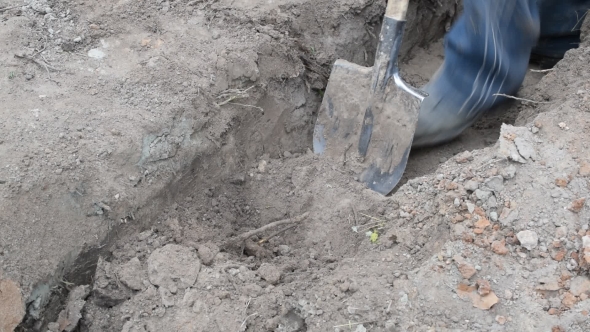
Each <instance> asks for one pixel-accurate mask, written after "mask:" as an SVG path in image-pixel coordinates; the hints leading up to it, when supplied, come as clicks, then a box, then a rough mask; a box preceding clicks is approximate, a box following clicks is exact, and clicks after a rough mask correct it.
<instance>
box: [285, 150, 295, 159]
mask: <svg viewBox="0 0 590 332" xmlns="http://www.w3.org/2000/svg"><path fill="white" fill-rule="evenodd" d="M283 157H285V158H291V157H293V154H292V153H291V152H289V151H285V152H283Z"/></svg>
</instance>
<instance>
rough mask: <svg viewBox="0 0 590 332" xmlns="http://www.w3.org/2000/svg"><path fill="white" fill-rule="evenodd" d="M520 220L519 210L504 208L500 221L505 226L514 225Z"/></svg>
mask: <svg viewBox="0 0 590 332" xmlns="http://www.w3.org/2000/svg"><path fill="white" fill-rule="evenodd" d="M516 220H518V210H511V209H507V208H504V209H503V210H502V213H501V214H500V223H501V224H502V225H503V226H512V224H513V223H514V222H515V221H516Z"/></svg>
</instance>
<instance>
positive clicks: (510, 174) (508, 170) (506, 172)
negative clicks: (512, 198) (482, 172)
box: [500, 165, 516, 179]
mask: <svg viewBox="0 0 590 332" xmlns="http://www.w3.org/2000/svg"><path fill="white" fill-rule="evenodd" d="M500 175H502V177H503V178H504V179H512V178H514V177H515V176H516V167H514V165H510V166H507V167H505V168H504V169H502V172H501V173H500Z"/></svg>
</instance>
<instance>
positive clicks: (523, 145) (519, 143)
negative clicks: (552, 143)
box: [514, 137, 537, 160]
mask: <svg viewBox="0 0 590 332" xmlns="http://www.w3.org/2000/svg"><path fill="white" fill-rule="evenodd" d="M514 144H515V145H516V148H517V149H518V153H519V154H520V155H521V156H522V157H523V158H524V159H533V160H535V159H537V152H536V151H535V148H534V147H533V145H532V144H531V142H529V141H527V140H525V139H524V138H521V137H517V138H515V139H514Z"/></svg>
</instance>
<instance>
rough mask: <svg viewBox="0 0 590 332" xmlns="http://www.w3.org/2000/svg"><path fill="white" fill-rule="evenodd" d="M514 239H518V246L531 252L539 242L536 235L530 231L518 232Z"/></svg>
mask: <svg viewBox="0 0 590 332" xmlns="http://www.w3.org/2000/svg"><path fill="white" fill-rule="evenodd" d="M516 237H517V238H518V241H520V245H521V246H523V247H525V248H527V249H528V250H533V249H534V248H536V247H537V244H538V242H539V236H538V235H537V233H535V232H533V231H530V230H526V231H521V232H518V234H516Z"/></svg>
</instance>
